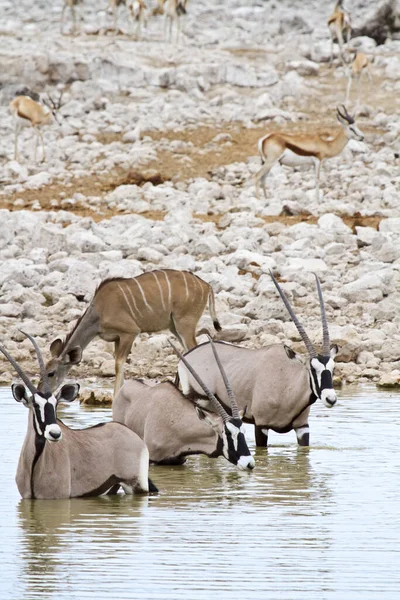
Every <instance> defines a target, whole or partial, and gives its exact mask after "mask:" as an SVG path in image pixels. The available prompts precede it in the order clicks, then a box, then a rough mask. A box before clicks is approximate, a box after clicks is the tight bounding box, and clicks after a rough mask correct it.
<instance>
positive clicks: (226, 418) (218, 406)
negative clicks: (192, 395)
mask: <svg viewBox="0 0 400 600" xmlns="http://www.w3.org/2000/svg"><path fill="white" fill-rule="evenodd" d="M168 341H169V343H170V344H171V346H172V348H173V350H174V352H175V353H176V354H177V355H178V356H179V358H180V359H181V361H182V362H183V364H184V365H185V367H186V368H187V370H188V371H189V373H191V375H193V377H194V378H195V380H196V381H197V383H198V384H199V386H200V387H201V388H202V389H203V390H204V393H205V394H206V396H207V398H208V399H209V400H210V402H211V404H212V405H213V407H214V408H215V410H216V412H217V413H218V414H219V416H220V417H222V419H223V421H224V423H226V422H227V421H229V415H228V413H227V412H226V410H225V409H224V407H223V406H222V404H220V403H219V402H218V400H217V399H216V397H215V396H214V394H213V393H212V392H211V390H210V389H209V388H208V387H207V386H206V384H205V383H204V382H203V381H202V380H201V379H200V377H199V375H198V374H197V373H196V371H195V370H194V369H193V367H192V365H191V364H190V363H189V362H188V361H187V360H186V358H185V357H184V356H183V354H182V353H181V352H179V350H178V348H176V347H175V346H174V344H173V343H172V342H171V340H168Z"/></svg>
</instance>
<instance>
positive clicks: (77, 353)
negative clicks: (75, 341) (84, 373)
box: [67, 346, 82, 365]
mask: <svg viewBox="0 0 400 600" xmlns="http://www.w3.org/2000/svg"><path fill="white" fill-rule="evenodd" d="M67 357H68V364H70V365H77V364H78V363H80V362H81V360H82V348H81V347H80V346H75V347H74V348H71V350H70V351H69V352H67Z"/></svg>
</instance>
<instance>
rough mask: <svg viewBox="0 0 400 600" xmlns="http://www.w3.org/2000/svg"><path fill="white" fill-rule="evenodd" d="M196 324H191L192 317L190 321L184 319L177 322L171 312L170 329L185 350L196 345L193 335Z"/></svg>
mask: <svg viewBox="0 0 400 600" xmlns="http://www.w3.org/2000/svg"><path fill="white" fill-rule="evenodd" d="M196 324H197V323H196ZM196 324H195V325H194V326H193V319H190V322H188V321H186V320H185V319H182V320H180V321H179V322H177V321H176V319H175V318H174V315H173V314H171V324H170V331H171V333H173V334H174V336H175V337H176V338H177V339H178V340H179V342H180V343H181V344H182V346H183V347H184V349H185V352H187V351H188V350H191V349H192V348H194V347H195V346H197V342H196V337H195V332H196Z"/></svg>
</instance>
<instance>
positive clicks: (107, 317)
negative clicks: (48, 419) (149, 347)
mask: <svg viewBox="0 0 400 600" xmlns="http://www.w3.org/2000/svg"><path fill="white" fill-rule="evenodd" d="M207 301H208V303H209V310H210V313H211V317H212V319H213V323H214V327H215V329H216V330H217V331H219V330H220V329H221V326H220V324H219V322H218V319H217V315H216V313H215V299H214V292H213V289H212V287H211V286H210V285H209V284H208V283H206V282H205V281H203V280H202V279H200V277H197V276H196V275H194V274H193V273H189V272H188V271H175V270H173V269H160V270H157V271H149V272H147V273H142V275H139V276H138V277H133V278H131V279H124V278H122V277H117V278H114V279H106V280H104V281H103V282H102V283H101V284H100V285H99V287H98V288H97V290H96V293H95V295H94V297H93V299H92V301H91V302H90V304H89V306H88V307H87V309H86V310H85V312H84V313H83V315H82V316H81V317H80V318H79V319H78V321H77V323H76V324H75V326H74V328H73V329H72V331H71V332H70V333H69V334H68V335H67V336H66V338H65V339H64V340H61V339H59V338H58V339H56V340H54V341H53V342H52V344H51V345H50V353H51V359H50V360H49V362H48V363H47V364H46V373H47V377H48V378H49V380H50V387H51V389H52V390H55V389H56V388H57V387H58V386H59V385H60V383H61V382H62V381H63V380H64V378H65V377H66V375H67V373H68V371H69V370H70V368H71V367H72V366H73V365H76V364H78V363H79V362H80V361H81V359H82V352H83V350H84V349H85V348H86V346H87V345H88V344H89V342H91V340H92V339H93V338H95V337H96V336H99V337H101V338H102V339H103V340H106V341H108V342H114V343H115V385H114V395H115V394H116V393H117V391H118V390H119V388H120V387H121V385H122V384H123V381H124V370H123V369H124V364H125V361H126V359H127V357H128V354H129V352H130V350H131V347H132V344H133V341H134V339H135V338H136V336H137V335H139V333H141V332H148V333H153V332H156V331H162V330H164V329H170V331H171V332H172V333H173V334H174V335H175V336H176V337H177V338H178V340H179V341H180V342H181V344H182V346H183V347H184V348H185V350H188V349H190V348H193V347H194V346H195V345H196V338H195V332H196V326H197V323H198V321H199V319H200V317H201V315H202V313H203V311H204V309H205V306H206V303H207ZM41 385H42V382H40V384H39V389H41Z"/></svg>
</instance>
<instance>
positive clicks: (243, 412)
mask: <svg viewBox="0 0 400 600" xmlns="http://www.w3.org/2000/svg"><path fill="white" fill-rule="evenodd" d="M246 410H247V405H246V406H245V407H244V409H243V410H239V417H240V418H241V420H242V421H243V418H244V415H245V414H246Z"/></svg>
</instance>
